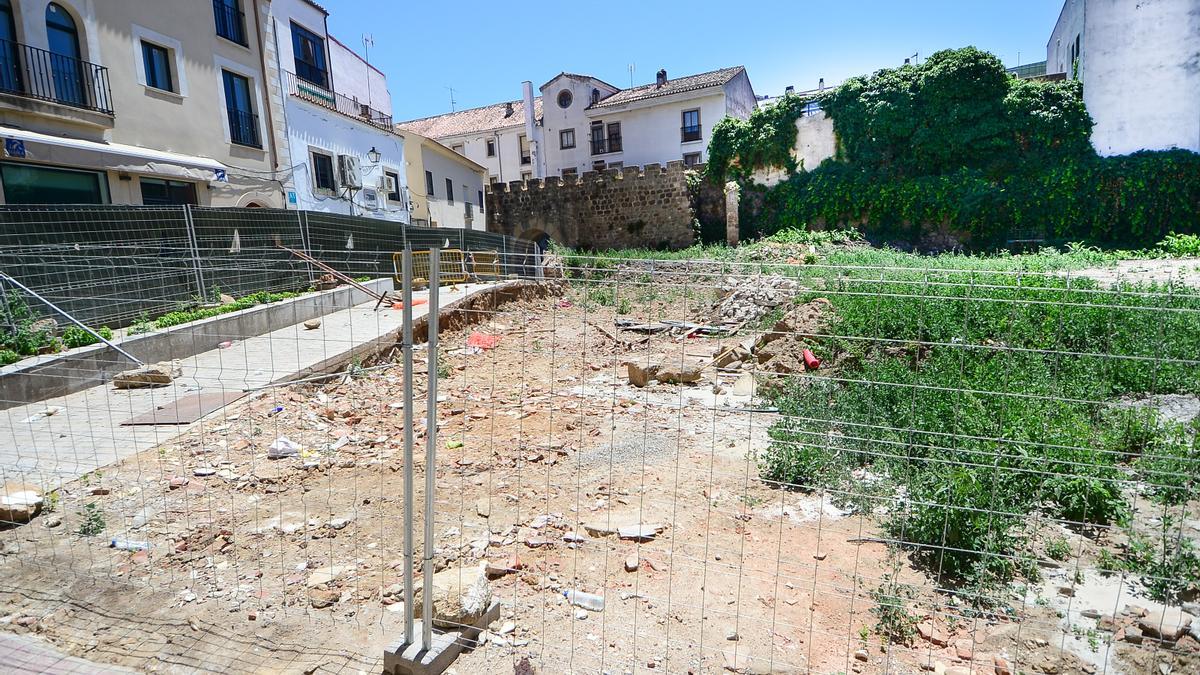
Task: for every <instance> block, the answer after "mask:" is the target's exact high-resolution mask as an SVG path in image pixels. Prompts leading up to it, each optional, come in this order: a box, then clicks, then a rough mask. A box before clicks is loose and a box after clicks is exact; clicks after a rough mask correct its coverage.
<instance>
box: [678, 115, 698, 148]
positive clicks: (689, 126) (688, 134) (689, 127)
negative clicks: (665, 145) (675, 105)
mask: <svg viewBox="0 0 1200 675" xmlns="http://www.w3.org/2000/svg"><path fill="white" fill-rule="evenodd" d="M682 131H683V142H684V143H688V142H691V141H698V140H700V110H699V109H696V110H684V111H683V127H682Z"/></svg>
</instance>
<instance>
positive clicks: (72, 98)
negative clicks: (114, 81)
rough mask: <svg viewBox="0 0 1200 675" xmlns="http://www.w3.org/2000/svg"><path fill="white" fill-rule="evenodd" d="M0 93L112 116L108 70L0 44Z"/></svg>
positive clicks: (14, 44)
mask: <svg viewBox="0 0 1200 675" xmlns="http://www.w3.org/2000/svg"><path fill="white" fill-rule="evenodd" d="M0 92H3V93H6V94H14V95H17V96H22V97H25V98H32V99H38V100H40V101H53V102H54V103H61V104H63V105H69V106H72V107H75V108H83V109H85V110H94V111H96V112H101V113H105V114H107V115H111V114H113V104H112V91H111V89H110V88H109V85H108V68H105V67H104V66H98V65H96V64H94V63H88V62H87V61H84V60H82V59H76V58H72V57H70V56H64V55H62V54H55V53H54V52H50V51H46V50H45V49H38V48H37V47H31V46H29V45H26V44H21V43H20V42H10V41H9V40H0Z"/></svg>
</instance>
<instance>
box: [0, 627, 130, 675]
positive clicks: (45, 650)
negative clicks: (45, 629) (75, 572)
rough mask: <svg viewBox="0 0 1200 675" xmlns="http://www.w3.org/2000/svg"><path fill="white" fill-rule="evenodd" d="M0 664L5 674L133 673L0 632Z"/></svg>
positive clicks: (35, 641)
mask: <svg viewBox="0 0 1200 675" xmlns="http://www.w3.org/2000/svg"><path fill="white" fill-rule="evenodd" d="M0 664H4V666H3V670H4V672H5V673H14V674H16V673H21V674H30V675H33V674H37V675H43V674H45V675H49V674H50V673H53V674H54V675H63V674H65V673H95V674H96V675H100V674H105V675H117V674H122V675H123V674H124V673H135V672H137V671H134V670H129V669H128V668H121V667H118V666H107V665H103V664H99V663H95V662H93V661H87V660H85V659H81V658H77V657H74V656H68V655H66V654H64V653H62V652H60V651H59V650H58V648H56V647H55V646H54V645H52V644H50V643H49V642H46V641H45V640H42V639H40V638H37V637H34V636H32V635H17V634H13V633H3V632H0Z"/></svg>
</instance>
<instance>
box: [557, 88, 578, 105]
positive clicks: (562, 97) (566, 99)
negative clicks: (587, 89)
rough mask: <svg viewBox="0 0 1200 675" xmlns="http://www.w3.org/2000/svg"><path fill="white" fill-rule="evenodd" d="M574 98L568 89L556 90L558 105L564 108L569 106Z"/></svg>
mask: <svg viewBox="0 0 1200 675" xmlns="http://www.w3.org/2000/svg"><path fill="white" fill-rule="evenodd" d="M574 98H575V97H574V96H572V95H571V90H570V89H563V90H562V91H560V92H558V107H560V108H562V109H564V110H565V109H567V108H570V107H571V101H572V100H574Z"/></svg>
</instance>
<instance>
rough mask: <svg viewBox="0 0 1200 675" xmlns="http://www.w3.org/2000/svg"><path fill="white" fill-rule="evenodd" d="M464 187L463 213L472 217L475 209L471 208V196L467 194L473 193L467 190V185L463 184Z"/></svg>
mask: <svg viewBox="0 0 1200 675" xmlns="http://www.w3.org/2000/svg"><path fill="white" fill-rule="evenodd" d="M462 189H463V191H462V196H463V214H464V215H466V217H468V218H471V217H472V216H474V209H472V208H471V206H472V205H471V199H470V198H469V197H467V195H469V194H471V193H470V192H468V191H467V186H466V185H464V186H462Z"/></svg>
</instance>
